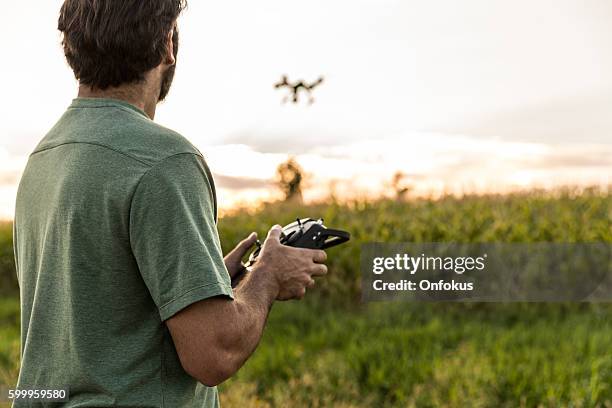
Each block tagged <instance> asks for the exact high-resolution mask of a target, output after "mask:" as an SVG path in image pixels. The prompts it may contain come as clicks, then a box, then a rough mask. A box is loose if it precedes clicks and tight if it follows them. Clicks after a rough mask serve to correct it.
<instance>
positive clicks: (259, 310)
mask: <svg viewBox="0 0 612 408" xmlns="http://www.w3.org/2000/svg"><path fill="white" fill-rule="evenodd" d="M279 236H280V227H277V226H275V227H274V228H273V229H271V230H270V232H269V234H268V238H267V239H266V241H265V242H264V245H263V248H262V252H261V254H260V256H259V257H258V261H257V263H256V264H255V266H254V267H253V268H252V269H251V271H250V272H249V273H247V275H246V277H245V278H244V279H243V280H242V281H241V282H240V284H239V285H238V287H237V288H236V289H235V290H234V300H230V299H227V298H211V299H205V300H202V301H200V302H196V303H194V304H193V305H191V306H189V307H187V308H185V309H183V310H182V311H180V312H179V313H177V314H176V315H175V316H173V317H171V318H170V319H168V320H167V321H166V324H167V325H168V328H169V330H170V333H171V335H172V338H173V340H174V344H175V347H176V350H177V352H178V355H179V358H180V360H181V364H182V365H183V368H184V369H185V371H186V372H187V373H188V374H189V375H191V376H192V377H194V378H196V379H197V380H198V381H200V382H201V383H203V384H205V385H208V386H214V385H217V384H219V383H221V382H223V381H225V380H226V379H227V378H229V377H231V376H232V375H233V374H234V373H236V371H238V369H239V368H240V367H241V366H242V365H243V364H244V362H245V361H246V360H247V359H248V358H249V357H250V355H251V354H252V353H253V351H254V350H255V348H256V347H257V344H258V343H259V340H260V339H261V336H262V334H263V329H264V326H265V323H266V320H267V317H268V313H269V311H270V308H271V306H272V303H273V302H274V300H288V299H300V298H302V297H303V296H304V294H305V291H306V288H307V287H310V286H312V285H313V284H314V280H313V278H312V276H320V275H324V274H325V273H326V272H327V267H326V266H325V265H322V264H321V262H324V261H325V258H326V255H325V252H323V251H320V250H310V249H301V248H290V247H287V246H284V245H282V244H280V242H279V240H278V238H279Z"/></svg>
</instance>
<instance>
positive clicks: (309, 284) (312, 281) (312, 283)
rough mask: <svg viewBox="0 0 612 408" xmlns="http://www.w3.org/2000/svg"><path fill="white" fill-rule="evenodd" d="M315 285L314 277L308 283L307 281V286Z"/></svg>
mask: <svg viewBox="0 0 612 408" xmlns="http://www.w3.org/2000/svg"><path fill="white" fill-rule="evenodd" d="M314 285H315V280H314V279H312V278H310V279H309V280H308V283H306V287H307V288H312V287H313V286H314Z"/></svg>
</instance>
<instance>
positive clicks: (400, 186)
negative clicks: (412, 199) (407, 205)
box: [391, 171, 412, 201]
mask: <svg viewBox="0 0 612 408" xmlns="http://www.w3.org/2000/svg"><path fill="white" fill-rule="evenodd" d="M407 178H408V176H407V175H406V174H405V173H403V172H401V171H397V172H395V174H394V175H393V178H392V179H391V187H392V188H393V190H394V192H395V197H396V199H397V200H398V201H402V200H404V199H405V198H406V195H408V193H409V192H410V190H412V187H411V186H410V184H409V183H408V181H407Z"/></svg>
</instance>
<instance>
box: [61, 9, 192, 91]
mask: <svg viewBox="0 0 612 408" xmlns="http://www.w3.org/2000/svg"><path fill="white" fill-rule="evenodd" d="M185 7H186V1H185V0H144V1H143V0H65V1H64V4H63V5H62V8H61V11H60V16H59V21H58V29H59V30H60V31H61V32H62V34H63V39H62V45H63V47H64V54H65V55H66V59H67V61H68V64H69V65H70V67H71V68H72V70H73V71H74V75H75V77H76V79H77V80H78V81H79V83H80V84H82V85H87V86H89V87H91V88H93V89H101V90H104V89H107V88H110V87H117V86H120V85H124V84H130V83H135V82H139V81H143V80H144V76H145V73H146V72H148V71H150V70H151V69H153V68H155V67H157V66H158V65H160V64H161V63H162V62H163V61H164V58H165V56H166V53H167V47H166V44H167V40H168V35H169V34H170V32H171V31H172V29H173V28H175V23H176V19H177V18H178V16H179V15H180V13H181V12H182V11H183V9H184V8H185ZM173 37H174V38H173V40H174V42H175V44H174V51H173V52H174V54H175V56H176V52H177V49H178V34H177V32H176V30H175V32H174V34H173ZM162 99H163V98H162Z"/></svg>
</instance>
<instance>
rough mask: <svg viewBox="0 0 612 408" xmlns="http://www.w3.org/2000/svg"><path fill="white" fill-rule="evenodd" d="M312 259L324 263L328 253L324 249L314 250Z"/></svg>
mask: <svg viewBox="0 0 612 408" xmlns="http://www.w3.org/2000/svg"><path fill="white" fill-rule="evenodd" d="M313 252H314V253H313V254H312V260H313V261H315V262H316V263H323V262H325V261H326V260H327V254H326V253H325V251H323V250H322V249H317V250H314V251H313Z"/></svg>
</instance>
